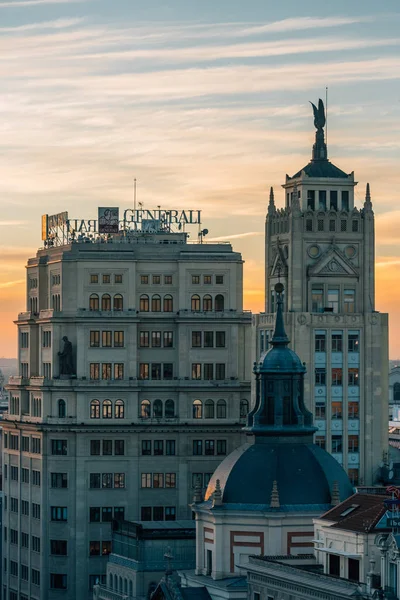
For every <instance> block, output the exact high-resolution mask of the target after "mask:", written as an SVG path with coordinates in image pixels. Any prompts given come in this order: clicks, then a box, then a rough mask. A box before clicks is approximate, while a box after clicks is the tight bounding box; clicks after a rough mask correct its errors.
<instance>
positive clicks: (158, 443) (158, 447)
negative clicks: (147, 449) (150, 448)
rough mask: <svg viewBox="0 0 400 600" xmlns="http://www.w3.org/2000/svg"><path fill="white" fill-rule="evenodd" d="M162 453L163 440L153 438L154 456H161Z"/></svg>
mask: <svg viewBox="0 0 400 600" xmlns="http://www.w3.org/2000/svg"><path fill="white" fill-rule="evenodd" d="M163 454H164V441H163V440H154V456H162V455H163Z"/></svg>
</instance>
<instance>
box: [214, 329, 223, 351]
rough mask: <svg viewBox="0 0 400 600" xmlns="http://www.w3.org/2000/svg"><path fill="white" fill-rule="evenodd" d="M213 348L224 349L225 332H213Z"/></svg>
mask: <svg viewBox="0 0 400 600" xmlns="http://www.w3.org/2000/svg"><path fill="white" fill-rule="evenodd" d="M215 347H216V348H225V331H216V332H215Z"/></svg>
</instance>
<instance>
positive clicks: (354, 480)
mask: <svg viewBox="0 0 400 600" xmlns="http://www.w3.org/2000/svg"><path fill="white" fill-rule="evenodd" d="M347 474H348V476H349V479H350V482H351V485H354V486H355V485H358V481H359V473H358V469H348V471H347ZM357 581H359V578H357Z"/></svg>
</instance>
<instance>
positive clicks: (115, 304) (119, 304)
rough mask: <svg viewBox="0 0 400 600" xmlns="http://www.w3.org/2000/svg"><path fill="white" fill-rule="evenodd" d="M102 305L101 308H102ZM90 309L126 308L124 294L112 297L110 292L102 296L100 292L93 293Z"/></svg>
mask: <svg viewBox="0 0 400 600" xmlns="http://www.w3.org/2000/svg"><path fill="white" fill-rule="evenodd" d="M100 306H101V309H100ZM89 310H91V311H99V310H104V311H111V310H115V311H120V310H124V299H123V296H122V294H115V295H114V297H113V298H111V296H110V294H103V295H102V297H101V303H100V298H99V295H98V294H91V295H90V297H89Z"/></svg>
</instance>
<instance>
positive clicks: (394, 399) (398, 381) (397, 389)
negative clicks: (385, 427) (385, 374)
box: [389, 365, 400, 421]
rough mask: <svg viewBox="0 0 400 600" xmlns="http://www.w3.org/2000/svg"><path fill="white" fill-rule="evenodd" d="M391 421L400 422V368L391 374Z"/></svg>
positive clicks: (394, 368) (393, 369) (395, 368)
mask: <svg viewBox="0 0 400 600" xmlns="http://www.w3.org/2000/svg"><path fill="white" fill-rule="evenodd" d="M389 420H391V421H400V366H398V365H396V366H394V367H393V368H392V369H391V370H390V373H389Z"/></svg>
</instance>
